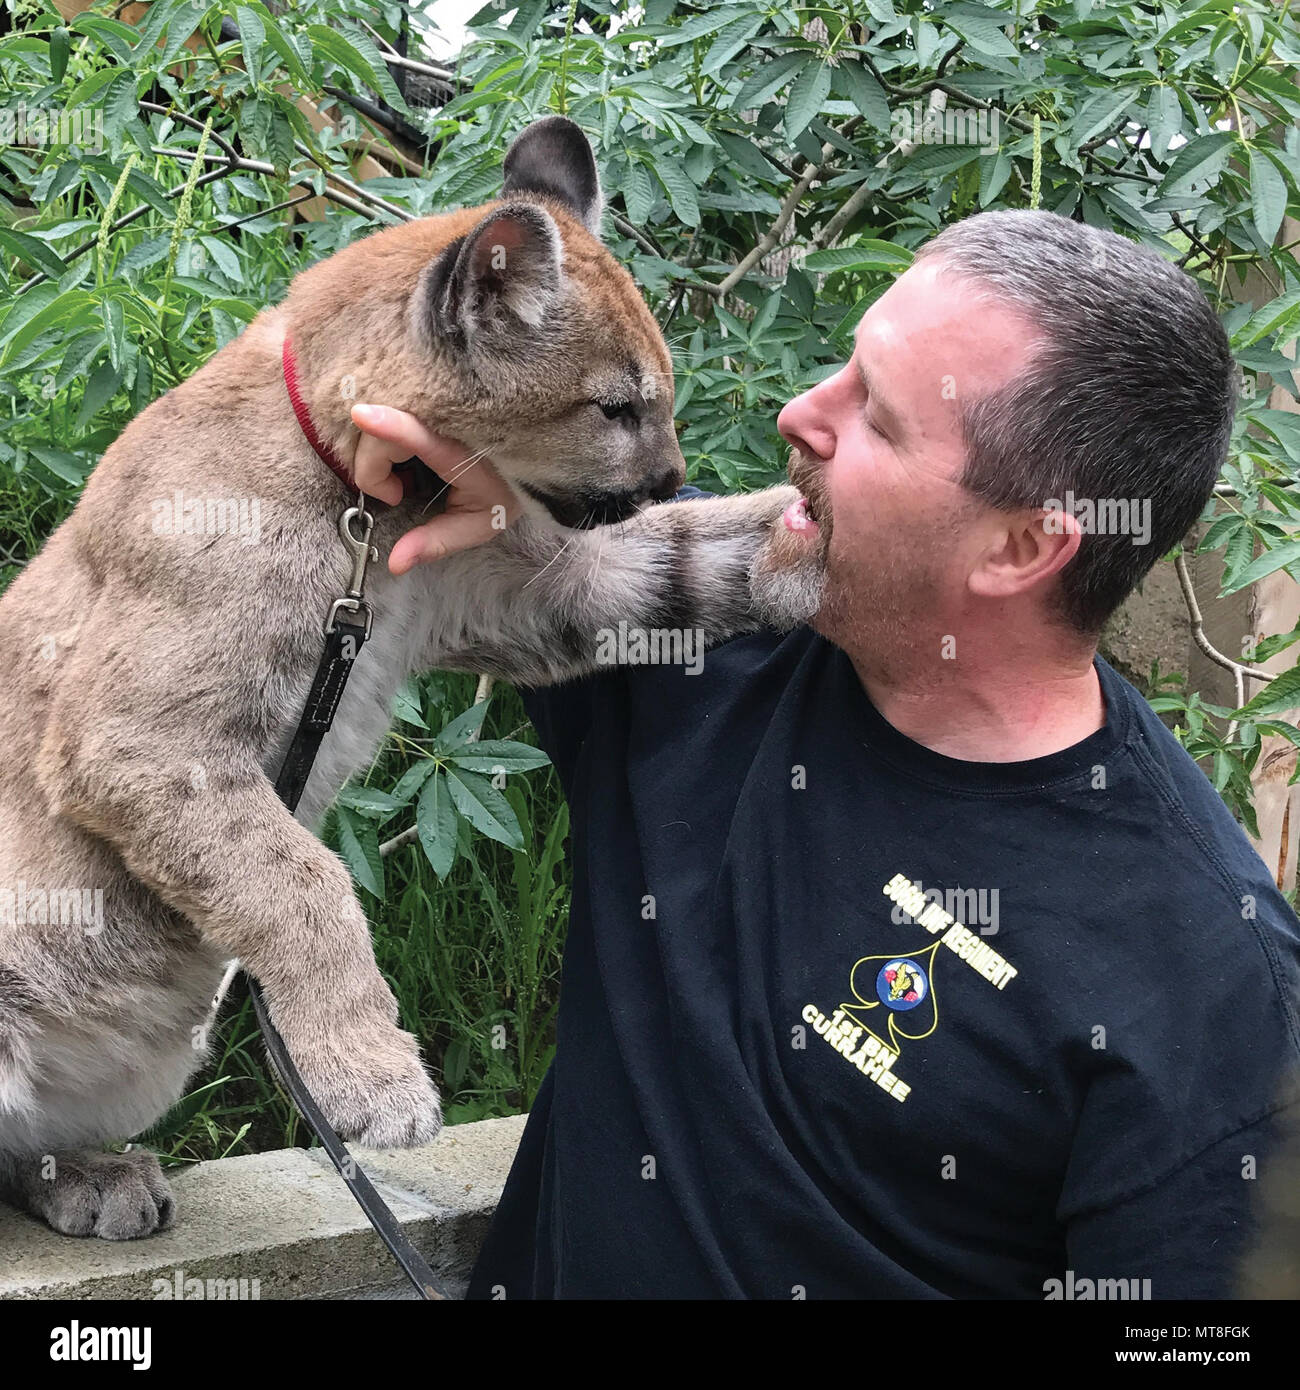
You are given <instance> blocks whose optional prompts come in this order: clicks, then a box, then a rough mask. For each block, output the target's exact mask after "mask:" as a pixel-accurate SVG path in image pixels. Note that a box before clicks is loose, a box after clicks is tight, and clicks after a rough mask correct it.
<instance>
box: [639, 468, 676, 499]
mask: <svg viewBox="0 0 1300 1390" xmlns="http://www.w3.org/2000/svg"><path fill="white" fill-rule="evenodd" d="M685 481H686V469H685V468H684V467H683V466H682V465H681V464H679V463H674V464H670V465H669V466H668V467H667V468H665V469H664V471H663V472H662V473H661V474H660V475H659V476H658V477H657V478H655V479H654V480H653V481H651V483H650V484H649V485H648V486H647V487H646V489H645V495H646V496H647V497H649V498H652V499H653V500H654V501H656V502H666V501H668V499H669V498H670V497H675V496H676V495H677V492H678V489H679V488H680V487H681V485H682V484H683V483H684V482H685Z"/></svg>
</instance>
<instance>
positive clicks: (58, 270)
mask: <svg viewBox="0 0 1300 1390" xmlns="http://www.w3.org/2000/svg"><path fill="white" fill-rule="evenodd" d="M0 246H3V247H4V248H5V250H6V251H8V252H9V253H10V254H11V255H14V256H17V257H18V258H19V260H23V261H26V262H27V263H28V264H29V265H33V266H35V267H36V269H37V270H43V271H44V272H45V273H46V275H50V276H53V278H54V279H56V280H57V279H58V278H59V277H60V276H61V275H66V274H67V273H68V267H67V266H66V265H65V264H64V262H63V260H62V259H61V258H60V257H58V256H56V255H55V254H54V252H53V251H51V250H50V248H49V247H48V246H46V244H45V243H44V242H43V241H42V240H41V239H40V238H39V237H34V236H28V235H27V233H26V232H16V231H14V229H13V228H12V227H0ZM29 293H30V291H29Z"/></svg>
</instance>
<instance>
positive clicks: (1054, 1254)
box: [357, 212, 1300, 1299]
mask: <svg viewBox="0 0 1300 1390" xmlns="http://www.w3.org/2000/svg"><path fill="white" fill-rule="evenodd" d="M1234 407H1235V368H1234V364H1233V362H1232V359H1231V356H1230V353H1229V350H1228V344H1227V341H1226V338H1225V336H1224V333H1223V330H1222V328H1221V326H1220V325H1219V323H1218V320H1217V319H1216V317H1215V315H1214V314H1213V312H1212V311H1211V309H1210V307H1209V305H1208V304H1207V302H1206V301H1205V299H1204V297H1203V296H1202V294H1201V292H1200V291H1199V289H1198V288H1197V287H1196V286H1195V285H1194V284H1193V282H1192V281H1191V280H1190V279H1189V278H1188V277H1187V276H1185V275H1184V274H1183V273H1182V272H1181V271H1180V270H1178V269H1176V268H1175V267H1173V266H1172V265H1170V264H1169V263H1167V262H1166V261H1164V260H1163V259H1162V258H1161V257H1159V256H1158V255H1156V254H1154V253H1153V252H1151V251H1148V250H1145V249H1143V248H1140V247H1137V246H1135V245H1133V244H1131V243H1130V242H1128V241H1127V240H1124V239H1123V238H1120V237H1118V236H1116V235H1114V234H1112V233H1109V232H1104V231H1100V230H1098V229H1095V228H1091V227H1087V226H1084V225H1081V224H1078V223H1075V222H1073V221H1070V220H1067V219H1064V218H1059V217H1056V216H1053V215H1051V214H1047V213H1037V212H998V213H985V214H981V215H979V216H977V217H972V218H970V219H968V220H966V221H964V222H961V223H959V224H957V225H956V226H954V227H952V228H950V229H948V230H947V231H946V232H944V233H943V234H942V235H940V236H939V237H937V238H936V239H935V240H934V241H932V242H931V243H929V245H928V246H926V247H924V248H922V251H921V253H920V254H919V255H918V257H917V260H916V263H915V265H914V266H913V267H912V268H911V269H910V270H908V271H907V273H906V274H904V275H903V276H902V277H901V278H900V279H899V280H898V281H897V282H896V283H895V284H894V285H893V286H892V287H891V288H890V289H889V290H888V292H887V293H885V294H884V295H883V296H881V297H880V298H879V299H878V300H877V301H876V302H875V303H874V304H873V305H872V307H871V308H870V309H869V310H868V311H867V313H866V315H865V316H864V318H863V319H862V322H861V324H860V326H859V329H858V332H857V336H856V342H855V347H854V351H853V357H852V360H851V361H850V362H849V363H848V364H847V365H846V366H845V367H844V369H843V370H842V371H840V372H838V373H837V374H836V375H834V376H832V377H830V378H828V379H827V380H825V381H823V382H822V383H821V384H820V385H818V386H817V387H815V388H814V389H813V390H811V391H808V392H807V393H805V394H804V395H802V396H800V397H798V398H797V399H796V400H794V401H792V402H791V403H790V404H789V405H788V406H787V407H786V408H785V410H783V411H782V413H781V416H780V418H779V420H778V422H777V423H778V427H779V429H780V430H781V433H782V435H783V436H784V437H785V438H786V439H787V440H788V441H789V443H790V444H791V446H792V449H793V453H792V457H791V464H790V473H791V479H792V481H793V482H794V483H795V484H796V485H797V486H798V487H799V489H800V491H801V492H802V493H803V494H804V497H805V499H806V500H805V502H803V503H800V504H796V505H795V506H794V507H793V508H791V509H790V511H789V512H787V514H786V516H785V518H784V525H783V527H782V528H780V529H779V530H778V531H776V532H775V533H774V535H773V538H772V540H771V542H770V544H769V548H768V551H767V552H766V553H765V555H764V557H763V559H762V562H761V564H760V566H759V571H758V573H757V574H756V576H755V590H756V599H757V601H758V602H759V603H760V604H761V605H762V608H763V610H764V612H765V613H766V614H767V615H768V616H770V618H771V619H772V622H773V624H774V625H776V626H777V627H783V628H791V627H792V630H790V631H788V632H787V633H786V634H785V635H780V634H779V633H777V632H775V631H771V632H764V633H762V634H759V635H757V636H754V637H750V638H742V639H739V640H736V641H734V642H731V643H729V644H727V645H725V646H723V647H722V648H720V649H718V650H717V651H715V652H712V653H710V654H709V656H708V657H707V659H706V660H705V662H704V669H703V671H702V672H701V673H700V674H699V675H697V676H689V675H687V674H686V673H685V672H684V671H683V670H681V669H679V668H664V667H648V668H640V669H623V670H617V671H613V672H610V673H608V674H602V675H600V676H598V677H596V678H593V679H589V680H586V681H583V682H580V683H578V684H576V685H572V686H569V687H567V688H559V689H555V690H550V691H544V692H537V693H534V694H532V695H531V696H529V698H528V707H529V711H530V714H531V715H532V717H533V720H534V722H535V723H536V725H537V728H538V731H539V734H540V736H541V740H542V743H543V746H544V747H545V748H546V749H547V750H548V752H549V753H550V754H551V756H552V758H553V759H554V762H555V764H556V766H557V768H558V769H559V772H560V776H561V778H562V780H563V782H564V786H565V790H566V793H567V795H568V797H569V802H570V806H571V808H572V812H573V844H572V861H573V878H574V884H573V905H572V916H571V925H570V929H569V937H568V943H567V947H566V952H565V960H564V973H563V980H562V994H561V1005H560V1014H559V1023H558V1046H557V1052H556V1057H555V1061H554V1065H553V1066H552V1068H551V1070H550V1072H549V1074H548V1076H547V1078H546V1080H545V1082H544V1084H543V1086H542V1089H541V1092H540V1094H539V1095H538V1097H537V1102H536V1104H535V1106H534V1109H533V1111H532V1114H531V1116H530V1119H529V1122H528V1125H527V1128H526V1130H525V1133H524V1137H523V1141H522V1144H521V1146H520V1150H519V1153H518V1156H517V1158H516V1160H515V1163H514V1167H513V1169H512V1172H511V1175H510V1180H509V1182H508V1184H507V1186H506V1190H505V1193H504V1196H503V1199H502V1202H501V1206H500V1209H499V1211H498V1213H497V1216H496V1218H495V1221H494V1223H493V1226H492V1229H491V1231H490V1233H489V1236H488V1239H487V1242H486V1244H485V1246H484V1248H483V1251H482V1253H481V1256H480V1258H479V1261H478V1266H477V1268H476V1271H475V1274H474V1278H473V1281H472V1284H471V1289H470V1295H471V1297H481V1298H506V1299H513V1298H529V1297H628V1298H632V1297H700V1298H710V1297H756V1298H804V1297H806V1298H826V1297H846V1296H847V1297H880V1298H890V1297H942V1296H950V1297H981V1296H1010V1297H1025V1298H1044V1297H1086V1296H1090V1295H1089V1293H1087V1292H1085V1290H1094V1291H1097V1292H1099V1293H1100V1296H1103V1297H1105V1296H1111V1297H1118V1296H1132V1297H1141V1296H1151V1297H1155V1298H1171V1297H1223V1296H1227V1295H1229V1294H1230V1293H1231V1292H1232V1290H1233V1286H1234V1279H1235V1274H1236V1270H1237V1267H1238V1262H1239V1260H1240V1257H1241V1255H1242V1252H1243V1249H1244V1248H1245V1246H1246V1244H1247V1242H1248V1239H1249V1236H1250V1225H1251V1222H1250V1210H1251V1202H1252V1196H1253V1192H1254V1190H1255V1182H1254V1181H1253V1179H1254V1176H1255V1174H1256V1173H1257V1172H1258V1171H1259V1166H1260V1164H1261V1163H1262V1162H1266V1161H1267V1155H1268V1152H1269V1150H1270V1146H1271V1142H1272V1138H1273V1133H1274V1128H1275V1125H1277V1124H1279V1123H1280V1122H1281V1120H1282V1118H1283V1117H1284V1114H1285V1111H1286V1105H1285V1100H1286V1094H1285V1086H1284V1082H1285V1079H1286V1077H1287V1075H1288V1073H1289V1072H1290V1069H1291V1068H1292V1066H1293V1065H1294V1063H1295V1062H1296V1060H1297V1056H1298V1055H1300V1023H1298V1020H1297V1011H1296V993H1297V984H1298V983H1300V924H1297V922H1296V919H1295V918H1294V917H1293V915H1292V913H1291V911H1290V909H1289V908H1288V907H1287V905H1286V903H1285V901H1284V900H1283V899H1282V898H1281V897H1280V895H1279V894H1278V893H1277V891H1276V889H1275V888H1274V886H1273V885H1272V883H1271V882H1270V880H1269V877H1268V874H1267V872H1266V871H1265V868H1264V866H1263V864H1262V863H1261V862H1260V860H1259V859H1258V858H1257V857H1256V856H1255V854H1254V853H1253V852H1252V850H1251V848H1250V846H1249V844H1248V842H1247V841H1246V839H1245V837H1244V836H1243V835H1242V833H1241V831H1240V830H1239V829H1238V827H1237V826H1236V824H1235V823H1234V821H1233V820H1232V818H1231V816H1230V815H1229V814H1228V812H1227V810H1226V809H1225V807H1224V805H1223V803H1222V802H1221V800H1220V799H1219V797H1218V796H1217V795H1216V794H1215V792H1214V790H1213V788H1212V787H1211V785H1210V784H1209V782H1208V781H1207V780H1206V778H1205V776H1204V774H1203V773H1202V772H1201V771H1200V770H1199V769H1198V768H1197V767H1196V766H1195V764H1194V763H1193V762H1192V761H1191V760H1190V759H1189V758H1188V757H1187V755H1186V754H1185V753H1184V752H1183V751H1182V750H1181V748H1180V747H1179V746H1178V744H1177V743H1176V741H1175V740H1174V739H1173V737H1172V736H1171V735H1170V734H1169V733H1168V732H1167V731H1166V730H1165V729H1164V728H1163V726H1162V725H1161V724H1160V722H1159V721H1158V720H1157V719H1156V718H1155V717H1154V715H1153V714H1152V713H1151V711H1150V709H1149V707H1148V706H1147V705H1146V703H1145V702H1144V701H1143V700H1142V699H1141V697H1140V696H1139V695H1138V694H1137V693H1136V692H1135V691H1134V690H1133V689H1132V687H1130V686H1129V685H1128V684H1127V683H1126V682H1124V681H1123V680H1122V679H1121V678H1120V677H1119V676H1118V675H1117V674H1116V673H1115V672H1114V671H1112V670H1111V669H1110V667H1109V666H1107V665H1106V664H1104V663H1103V662H1101V661H1100V660H1098V659H1097V658H1096V655H1095V650H1096V641H1097V636H1098V632H1099V630H1100V628H1101V626H1102V624H1103V622H1104V620H1105V619H1106V618H1107V616H1108V615H1109V614H1110V613H1111V612H1112V611H1113V610H1114V609H1115V608H1116V607H1117V606H1118V604H1119V603H1120V602H1121V601H1122V600H1123V599H1124V597H1125V596H1126V595H1127V594H1128V593H1129V592H1130V591H1131V590H1132V588H1133V587H1134V585H1135V584H1136V583H1137V582H1138V580H1139V579H1141V577H1142V576H1143V575H1144V574H1145V573H1146V572H1147V570H1148V569H1149V568H1150V566H1151V565H1152V564H1153V563H1154V561H1155V560H1156V559H1157V558H1159V556H1160V555H1161V554H1163V553H1165V552H1166V551H1168V550H1169V549H1170V548H1171V547H1172V546H1173V545H1175V544H1176V543H1177V542H1178V541H1179V539H1180V538H1181V537H1182V536H1183V534H1184V532H1185V531H1186V530H1187V528H1188V527H1189V526H1191V525H1192V523H1193V522H1194V521H1195V520H1196V518H1197V516H1198V515H1199V514H1200V512H1201V510H1202V509H1203V507H1204V505H1205V503H1206V501H1207V500H1208V498H1209V497H1210V495H1211V491H1212V488H1213V485H1214V481H1215V478H1216V476H1217V474H1218V472H1219V469H1220V466H1221V464H1222V463H1223V461H1224V458H1225V454H1226V449H1227V441H1228V436H1229V432H1230V429H1231V425H1232V419H1233V413H1234ZM392 414H393V413H392V412H384V411H374V410H371V411H368V412H367V411H362V412H361V413H360V414H359V415H358V416H357V422H358V424H360V425H361V426H362V427H363V428H364V429H366V430H368V431H369V432H370V433H373V434H374V435H376V436H377V437H380V438H385V439H388V440H389V441H391V442H392V443H393V446H394V447H392V448H389V449H387V450H383V449H380V448H379V446H370V445H368V444H367V445H363V454H364V455H365V461H364V465H363V463H362V462H359V463H358V476H359V478H360V477H361V474H362V471H363V467H364V470H365V471H366V473H367V476H369V475H371V474H373V475H374V476H375V477H379V476H381V475H382V474H383V473H384V472H386V471H387V464H386V463H384V462H383V459H384V458H385V457H387V456H388V455H389V454H391V455H392V456H394V457H399V458H400V457H402V455H403V449H404V448H405V451H406V452H410V450H411V448H417V447H418V448H419V450H420V452H422V454H423V456H424V457H426V459H427V460H428V461H429V462H430V463H431V464H432V466H434V467H435V468H439V467H443V466H445V464H446V460H447V458H448V454H447V452H446V450H447V446H446V445H445V444H442V445H439V443H438V442H437V441H435V440H433V439H432V438H431V437H429V436H427V434H425V433H424V432H423V431H419V437H417V435H416V434H415V433H413V432H412V431H413V430H414V431H418V426H414V424H413V422H410V421H409V420H405V421H403V420H395V419H393V418H391V417H392ZM376 450H378V452H376ZM440 450H441V452H440ZM475 486H476V487H477V488H478V489H479V491H478V492H477V493H475V494H469V495H462V496H461V497H460V498H459V499H458V507H457V512H456V514H455V515H454V516H453V517H452V519H451V521H449V522H442V521H440V522H435V523H433V524H432V525H431V526H430V527H428V528H422V531H421V532H414V533H412V534H411V535H410V536H408V537H407V538H406V539H405V541H404V542H403V546H404V547H405V549H404V551H403V553H402V555H401V556H400V557H398V556H396V555H395V564H397V565H398V566H400V567H409V565H410V564H411V563H414V562H415V561H416V560H417V559H419V558H436V557H437V556H438V555H439V554H441V553H444V551H445V549H447V548H455V547H456V546H458V545H461V544H469V543H474V542H475V541H477V540H481V539H486V538H488V537H489V536H490V535H491V534H492V532H491V531H490V529H489V526H488V523H487V520H486V511H485V509H486V508H487V507H488V506H489V505H490V503H491V502H492V501H500V500H502V494H500V493H499V492H497V491H496V490H495V485H494V484H493V483H492V482H491V480H490V478H485V479H484V480H481V481H479V482H478V483H476V484H475ZM1085 499H1087V500H1090V501H1091V502H1093V503H1094V504H1097V505H1096V506H1095V507H1094V508H1093V511H1092V513H1091V514H1089V513H1088V512H1087V511H1086V510H1085V509H1083V508H1081V506H1080V505H1079V503H1080V502H1081V501H1082V500H1085ZM1121 502H1123V503H1125V505H1124V506H1122V507H1121V506H1120V505H1119V503H1121ZM1103 503H1104V504H1105V505H1104V506H1103V505H1101V504H1103ZM1076 513H1081V515H1079V514H1076ZM1096 516H1106V517H1108V518H1110V519H1111V521H1112V523H1114V522H1116V521H1118V522H1124V521H1125V519H1127V522H1128V524H1127V525H1119V524H1115V525H1112V526H1111V527H1110V528H1109V529H1098V528H1096V527H1095V526H1092V525H1090V524H1089V522H1090V519H1095V517H1096ZM805 622H806V623H807V624H808V625H807V626H803V625H801V624H804V623H805ZM1103 1280H1104V1281H1123V1283H1122V1284H1119V1283H1116V1282H1108V1283H1107V1284H1105V1285H1101V1284H1100V1283H1097V1282H1095V1281H1103ZM1084 1281H1094V1283H1092V1284H1087V1283H1085V1282H1084ZM1144 1281H1149V1283H1145V1282H1144ZM1121 1290H1122V1291H1123V1292H1121Z"/></svg>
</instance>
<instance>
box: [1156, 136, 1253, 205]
mask: <svg viewBox="0 0 1300 1390" xmlns="http://www.w3.org/2000/svg"><path fill="white" fill-rule="evenodd" d="M1239 144H1240V141H1239V140H1238V138H1237V132H1236V131H1235V130H1216V131H1215V132H1214V133H1213V134H1212V135H1200V136H1198V137H1197V138H1196V139H1195V140H1189V141H1188V143H1187V144H1186V145H1184V146H1183V148H1182V149H1181V150H1179V151H1178V154H1177V156H1176V157H1175V159H1174V162H1173V163H1172V164H1171V165H1170V166H1169V169H1168V171H1167V172H1166V174H1165V177H1164V180H1163V181H1162V182H1161V184H1160V193H1161V196H1163V197H1169V196H1170V195H1171V194H1174V193H1186V192H1188V191H1189V190H1190V189H1191V187H1192V185H1193V184H1195V183H1208V182H1210V181H1212V180H1213V179H1216V178H1217V177H1218V176H1219V174H1220V173H1221V172H1222V170H1223V167H1224V165H1225V164H1227V162H1228V157H1229V156H1230V155H1231V154H1232V152H1233V148H1234V146H1237V145H1239Z"/></svg>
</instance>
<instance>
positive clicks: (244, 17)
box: [235, 5, 266, 84]
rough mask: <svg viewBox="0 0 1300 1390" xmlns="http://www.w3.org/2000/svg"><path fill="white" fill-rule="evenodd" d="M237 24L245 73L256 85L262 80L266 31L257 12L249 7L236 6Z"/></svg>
mask: <svg viewBox="0 0 1300 1390" xmlns="http://www.w3.org/2000/svg"><path fill="white" fill-rule="evenodd" d="M235 24H236V26H237V27H238V29H239V47H240V51H241V52H242V53H243V56H244V71H245V72H247V73H248V75H249V77H250V78H252V80H253V82H254V84H256V83H259V82H261V80H262V50H263V49H264V48H265V47H266V29H265V27H264V26H263V24H262V21H261V19H260V18H259V17H258V15H257V14H256V12H255V11H253V10H250V9H249V8H248V6H247V5H236V6H235Z"/></svg>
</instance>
